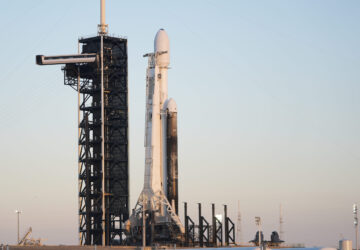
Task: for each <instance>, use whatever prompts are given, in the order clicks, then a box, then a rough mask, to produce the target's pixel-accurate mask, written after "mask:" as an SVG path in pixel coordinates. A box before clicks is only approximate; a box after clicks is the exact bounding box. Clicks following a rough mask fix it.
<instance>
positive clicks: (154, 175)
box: [144, 29, 170, 196]
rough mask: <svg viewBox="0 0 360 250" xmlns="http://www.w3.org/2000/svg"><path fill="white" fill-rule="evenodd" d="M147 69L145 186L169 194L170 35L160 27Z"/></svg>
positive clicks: (155, 191)
mask: <svg viewBox="0 0 360 250" xmlns="http://www.w3.org/2000/svg"><path fill="white" fill-rule="evenodd" d="M150 60H152V62H150V64H152V65H149V68H148V70H147V78H148V79H147V86H146V88H147V91H146V92H147V93H146V122H145V151H146V152H145V180H144V189H151V190H152V191H153V192H154V193H157V192H159V191H161V192H163V193H164V194H165V196H166V190H167V188H166V183H167V181H166V178H167V172H166V171H167V167H166V162H167V161H166V156H167V155H166V114H167V103H168V100H167V99H168V91H167V90H168V86H167V85H168V83H167V81H168V77H167V76H168V74H167V71H168V66H169V64H170V47H169V38H168V36H167V34H166V32H165V31H164V30H162V29H161V30H159V31H158V33H157V34H156V37H155V41H154V57H153V58H150Z"/></svg>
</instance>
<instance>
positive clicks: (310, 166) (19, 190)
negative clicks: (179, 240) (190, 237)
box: [0, 0, 360, 247]
mask: <svg viewBox="0 0 360 250" xmlns="http://www.w3.org/2000/svg"><path fill="white" fill-rule="evenodd" d="M1 3H2V4H1V8H0V23H1V24H2V33H1V40H0V45H1V46H0V47H1V54H2V58H3V59H4V60H0V67H1V74H0V86H1V91H0V169H1V174H0V243H10V244H14V243H15V241H16V237H17V236H16V214H15V212H14V211H15V210H16V209H20V210H21V211H22V214H21V217H20V229H21V234H23V233H25V231H26V230H27V228H28V227H30V226H31V227H32V228H33V236H34V237H35V238H44V239H46V241H45V244H78V215H77V206H78V199H77V107H76V105H77V96H76V92H75V91H74V90H72V89H71V88H69V87H67V86H64V85H63V80H64V77H63V73H62V71H61V67H60V66H47V67H40V66H37V65H35V55H37V54H44V55H52V54H55V55H56V54H71V53H77V40H78V38H79V37H82V36H90V35H96V31H97V24H98V23H99V1H98V0H77V1H71V0H62V1H56V0H51V1H49V0H32V1H25V0H2V1H1ZM106 6H107V16H106V22H107V23H108V24H109V32H110V34H116V35H119V36H124V37H126V38H127V39H128V56H129V61H128V68H129V112H130V113H129V116H130V120H129V129H130V167H129V169H130V202H131V203H130V206H131V207H133V206H134V205H135V203H136V200H137V198H138V196H139V194H140V192H141V189H142V185H143V174H144V147H143V139H144V112H145V104H144V102H145V71H146V66H147V60H146V58H143V57H142V55H143V54H145V53H148V52H152V51H153V39H154V37H155V34H156V32H157V31H158V29H160V28H164V29H165V30H166V31H167V33H168V35H169V38H170V49H171V63H170V66H171V70H170V71H169V83H168V86H169V96H170V97H173V98H174V99H175V100H176V102H177V105H178V122H179V124H178V135H179V138H178V141H179V148H178V150H179V195H180V200H179V202H180V203H179V204H182V202H184V201H187V202H188V207H189V213H190V216H191V217H192V218H193V220H196V219H197V203H198V202H201V203H202V204H203V212H204V214H205V216H207V218H208V220H209V219H210V212H211V205H210V204H211V203H215V204H216V211H217V213H220V212H222V210H223V208H222V205H223V204H227V205H228V210H229V215H230V217H231V219H232V220H233V221H234V222H236V221H237V213H238V201H239V203H240V212H241V216H242V221H241V232H242V233H241V235H242V237H241V240H242V242H246V241H249V240H251V239H253V238H254V235H255V232H256V230H257V229H256V225H255V221H254V217H255V216H260V217H261V218H262V221H263V230H264V236H265V239H269V238H270V234H271V232H272V231H274V230H278V229H279V206H280V204H282V207H283V218H284V225H283V228H284V240H285V241H286V242H287V243H293V244H295V243H303V244H305V245H306V246H309V247H310V246H330V247H336V246H338V240H340V239H342V238H347V239H350V240H353V241H355V237H354V236H355V232H354V227H353V215H352V204H353V203H358V204H359V205H360V182H359V176H360V168H359V161H360V151H359V148H360V130H359V129H358V128H359V127H360V85H359V67H360V46H359V44H360V27H359V26H360V16H359V12H360V2H359V1H355V0H354V1H333V0H327V1H325V0H318V1H299V0H293V1H286V0H276V1H275V0H274V1H265V0H263V1H260V0H259V1H252V0H247V1H245V0H242V1H240V0H239V1H235V0H233V1H231V0H227V1H216V0H199V1H190V0H183V1H165V0H163V1H160V0H154V1H145V0H143V1H140V0H139V1H128V0H123V1H119V0H117V1H115V0H108V1H107V4H106ZM180 213H181V214H182V207H181V210H180Z"/></svg>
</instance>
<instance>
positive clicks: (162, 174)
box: [126, 29, 185, 239]
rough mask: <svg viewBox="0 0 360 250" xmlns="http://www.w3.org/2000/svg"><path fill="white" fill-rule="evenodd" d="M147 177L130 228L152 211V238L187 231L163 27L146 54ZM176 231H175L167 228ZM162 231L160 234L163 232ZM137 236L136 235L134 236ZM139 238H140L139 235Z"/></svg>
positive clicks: (165, 38) (129, 222)
mask: <svg viewBox="0 0 360 250" xmlns="http://www.w3.org/2000/svg"><path fill="white" fill-rule="evenodd" d="M145 56H147V57H148V68H147V71H146V114H145V141H144V144H145V176H144V187H143V191H142V193H141V194H140V197H139V200H138V202H137V204H136V207H135V209H134V210H133V214H132V215H131V217H130V219H129V221H128V223H127V225H126V226H127V229H128V231H130V232H132V233H134V232H138V231H139V227H140V225H142V223H143V222H142V219H141V220H140V218H142V216H143V215H144V214H145V213H144V211H146V213H148V214H150V216H148V218H151V222H147V223H150V224H151V225H152V226H151V228H152V231H153V230H155V229H154V228H157V229H159V228H162V229H161V230H160V229H159V232H162V233H159V232H154V231H153V232H151V234H152V236H151V238H152V239H156V238H158V239H160V238H161V239H164V238H171V236H165V235H161V234H163V232H164V229H165V228H166V227H169V226H170V227H174V226H175V227H176V228H177V229H178V231H179V232H181V233H184V231H185V230H184V227H183V225H182V224H181V222H180V219H179V217H178V215H177V214H178V164H177V163H178V162H177V158H178V157H177V106H176V103H175V101H174V100H173V99H171V98H170V99H168V85H167V84H168V74H167V71H168V66H169V64H170V46H169V38H168V36H167V34H166V32H165V30H163V29H160V30H159V31H158V32H157V34H156V36H155V41H154V53H149V54H146V55H145ZM165 231H168V232H170V231H172V230H165ZM159 234H160V235H159ZM133 236H134V235H133ZM138 238H139V237H138Z"/></svg>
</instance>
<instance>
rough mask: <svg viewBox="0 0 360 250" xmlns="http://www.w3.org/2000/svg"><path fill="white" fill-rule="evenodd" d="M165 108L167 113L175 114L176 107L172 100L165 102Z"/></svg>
mask: <svg viewBox="0 0 360 250" xmlns="http://www.w3.org/2000/svg"><path fill="white" fill-rule="evenodd" d="M166 108H167V110H169V113H177V105H176V102H175V100H174V99H172V98H170V99H169V100H167V103H166Z"/></svg>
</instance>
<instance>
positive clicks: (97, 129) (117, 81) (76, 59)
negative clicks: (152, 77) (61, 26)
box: [36, 0, 129, 245]
mask: <svg viewBox="0 0 360 250" xmlns="http://www.w3.org/2000/svg"><path fill="white" fill-rule="evenodd" d="M98 28H99V31H98V36H95V37H90V38H82V39H80V40H79V48H80V45H81V47H82V51H81V53H80V49H79V54H76V55H61V56H37V57H36V61H37V63H38V64H40V65H51V64H65V66H64V67H63V68H62V69H63V71H64V81H65V82H64V83H65V85H68V86H71V87H72V88H74V89H75V90H76V91H77V93H78V126H79V131H78V143H79V152H78V156H79V158H78V160H79V163H78V178H79V190H78V191H79V233H80V235H79V240H80V244H81V245H121V244H124V243H125V239H124V222H125V221H126V220H127V219H128V218H129V170H128V168H129V157H128V155H129V153H128V68H127V67H128V66H127V40H126V39H124V38H118V37H111V36H108V35H107V25H106V24H105V1H104V0H101V21H100V25H99V27H98Z"/></svg>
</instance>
